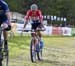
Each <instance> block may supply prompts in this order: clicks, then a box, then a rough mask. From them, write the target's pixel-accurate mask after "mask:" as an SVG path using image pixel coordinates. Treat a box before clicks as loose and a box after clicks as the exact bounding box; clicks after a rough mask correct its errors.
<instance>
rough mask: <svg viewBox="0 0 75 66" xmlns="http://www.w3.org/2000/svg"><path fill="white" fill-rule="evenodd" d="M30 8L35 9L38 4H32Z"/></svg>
mask: <svg viewBox="0 0 75 66" xmlns="http://www.w3.org/2000/svg"><path fill="white" fill-rule="evenodd" d="M30 9H31V10H37V9H38V6H37V5H36V4H32V5H31V6H30Z"/></svg>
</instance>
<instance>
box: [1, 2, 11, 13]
mask: <svg viewBox="0 0 75 66" xmlns="http://www.w3.org/2000/svg"><path fill="white" fill-rule="evenodd" d="M2 6H3V9H4V11H5V12H9V11H10V10H9V7H8V4H7V3H6V2H4V1H2Z"/></svg>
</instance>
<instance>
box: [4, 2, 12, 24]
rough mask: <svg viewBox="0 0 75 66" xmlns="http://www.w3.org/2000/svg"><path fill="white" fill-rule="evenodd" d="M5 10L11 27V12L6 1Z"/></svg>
mask: <svg viewBox="0 0 75 66" xmlns="http://www.w3.org/2000/svg"><path fill="white" fill-rule="evenodd" d="M3 8H4V11H5V15H6V16H7V19H8V25H11V14H10V10H9V7H8V5H7V3H6V2H4V1H3Z"/></svg>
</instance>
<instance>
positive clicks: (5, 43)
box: [4, 40, 8, 49]
mask: <svg viewBox="0 0 75 66" xmlns="http://www.w3.org/2000/svg"><path fill="white" fill-rule="evenodd" d="M4 48H5V49H8V43H7V40H5V41H4Z"/></svg>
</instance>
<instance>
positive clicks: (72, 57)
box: [9, 35, 75, 66]
mask: <svg viewBox="0 0 75 66" xmlns="http://www.w3.org/2000/svg"><path fill="white" fill-rule="evenodd" d="M30 39H31V37H30V36H19V35H15V36H14V37H13V38H9V51H10V58H9V66H75V37H50V36H44V37H43V38H42V39H43V40H44V49H43V61H41V62H39V61H37V63H32V62H31V60H30Z"/></svg>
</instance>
